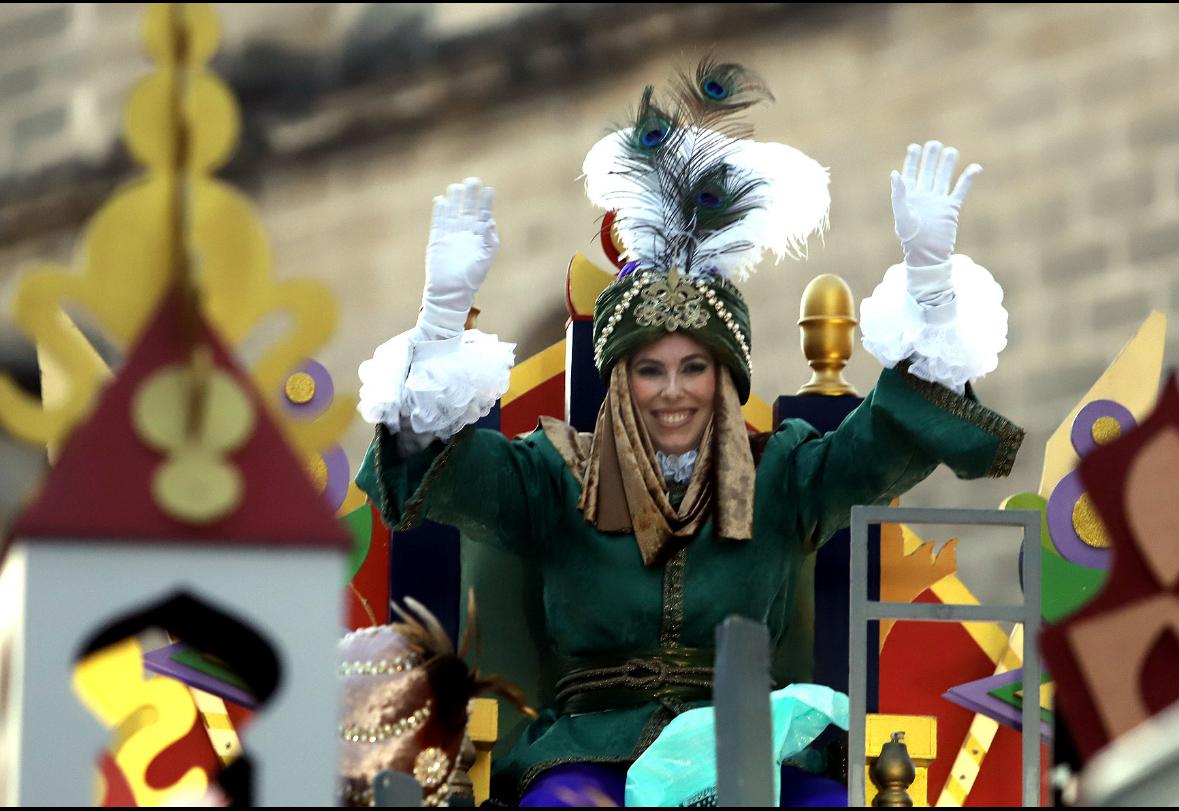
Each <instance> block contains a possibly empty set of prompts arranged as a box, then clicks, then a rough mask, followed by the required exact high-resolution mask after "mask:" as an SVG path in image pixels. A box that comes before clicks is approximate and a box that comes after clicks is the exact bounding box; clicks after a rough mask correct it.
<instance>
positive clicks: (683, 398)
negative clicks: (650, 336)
mask: <svg viewBox="0 0 1179 811" xmlns="http://www.w3.org/2000/svg"><path fill="white" fill-rule="evenodd" d="M628 378H629V382H630V394H631V398H632V399H633V400H634V403H635V405H636V406H637V407H638V409H639V414H640V415H641V416H642V418H643V425H645V426H646V428H647V434H648V436H650V437H651V444H653V445H654V446H655V450H657V451H663V452H664V453H666V454H670V455H676V454H681V453H687V452H688V451H690V450H694V449H695V448H696V447H697V446H699V444H700V438H701V437H702V436H704V430H705V429H706V428H707V427H708V423H709V421H710V420H711V419H712V412H713V409H714V407H715V401H716V361H715V360H714V359H713V357H712V353H711V352H709V351H708V349H707V348H706V347H705V346H704V345H703V344H701V343H699V342H698V341H696V340H694V339H692V338H690V337H688V336H687V335H684V334H683V333H680V332H673V333H670V334H668V335H666V336H665V337H663V338H660V339H659V340H658V341H655V342H653V343H650V344H647V346H644V347H643V348H642V349H639V350H637V351H636V352H634V354H632V355H631V356H630V364H629V371H628Z"/></svg>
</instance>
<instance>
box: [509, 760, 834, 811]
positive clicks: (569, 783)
mask: <svg viewBox="0 0 1179 811" xmlns="http://www.w3.org/2000/svg"><path fill="white" fill-rule="evenodd" d="M625 797H626V767H624V766H600V765H598V764H596V763H569V764H566V765H564V766H554V767H553V768H551V769H549V770H547V771H545V772H544V773H543V774H541V775H540V776H539V777H537V778H536V779H535V780H533V781H532V785H531V786H530V787H529V789H528V791H527V792H526V793H525V794H524V798H523V799H522V800H521V801H520V807H521V808H540V807H550V808H551V807H554V806H556V807H566V808H567V807H570V806H581V807H585V806H595V805H597V806H600V805H603V803H602V802H601V801H602V799H603V798H608V799H609V800H610V801H611V802H613V803H614V804H615V805H617V806H621V805H622V804H623V801H624V799H625ZM779 799H780V802H779V807H781V808H797V807H817V806H841V807H846V806H847V786H845V785H844V784H843V783H840V782H839V781H837V780H832V779H831V778H829V777H823V776H821V775H816V774H810V773H809V772H805V771H803V770H802V769H796V768H794V767H793V766H783V767H782V793H781V795H780V796H779Z"/></svg>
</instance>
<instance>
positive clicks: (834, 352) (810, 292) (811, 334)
mask: <svg viewBox="0 0 1179 811" xmlns="http://www.w3.org/2000/svg"><path fill="white" fill-rule="evenodd" d="M858 323H859V322H858V321H857V320H856V308H855V302H854V300H853V299H852V292H851V288H850V287H848V286H847V282H845V281H844V280H843V279H841V278H839V277H838V276H835V275H834V274H831V273H825V274H823V275H822V276H816V277H815V278H814V279H812V280H811V283H810V284H808V285H807V286H806V289H805V290H804V291H803V293H802V303H801V304H800V305H799V313H798V327H799V332H800V333H801V340H802V354H803V355H804V356H805V357H806V360H807V363H808V364H809V365H810V367H811V369H812V374H811V379H810V381H809V382H807V384H806V385H805V386H803V387H802V388H801V389H799V390H798V393H799V394H822V395H826V396H830V397H837V396H840V395H844V394H850V395H852V396H857V395H856V390H855V388H853V387H852V385H851V384H850V383H848V382H847V381H846V380H844V379H843V369H844V367H845V366H847V361H848V359H849V358H851V354H852V344H853V340H854V337H855V330H856V325H857V324H858Z"/></svg>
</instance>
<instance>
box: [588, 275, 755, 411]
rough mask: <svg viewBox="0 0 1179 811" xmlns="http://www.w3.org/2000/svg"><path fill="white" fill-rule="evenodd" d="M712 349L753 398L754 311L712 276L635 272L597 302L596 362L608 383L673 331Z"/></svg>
mask: <svg viewBox="0 0 1179 811" xmlns="http://www.w3.org/2000/svg"><path fill="white" fill-rule="evenodd" d="M677 331H678V332H683V333H685V334H686V335H689V336H691V337H692V338H694V339H696V340H697V341H699V342H700V343H702V344H704V345H705V346H707V347H708V348H709V349H710V350H712V352H713V354H714V355H715V356H716V358H717V360H718V361H720V362H721V363H723V364H724V365H725V366H728V367H729V369H730V371H731V372H732V373H733V383H735V384H736V386H737V392H738V394H740V395H741V402H742V403H745V402H746V401H747V400H748V399H749V378H750V375H751V374H752V371H753V368H752V362H751V360H750V356H749V350H750V334H749V307H748V306H747V305H746V304H745V299H743V298H742V297H741V293H740V292H739V291H738V290H737V288H736V286H734V285H733V284H732V283H731V282H727V281H725V280H724V279H722V278H721V277H720V276H718V275H716V274H713V273H703V274H699V275H696V276H693V277H691V278H689V277H687V276H684V275H683V274H681V273H679V272H678V271H675V270H673V271H672V272H671V273H666V274H665V273H661V272H657V271H652V270H636V271H634V272H632V273H628V274H627V275H625V276H622V277H620V278H619V279H617V280H615V281H614V282H613V283H611V284H610V286H609V287H607V288H606V289H605V290H603V291H602V293H601V295H599V296H598V300H597V301H596V302H595V304H594V364H595V365H596V366H597V367H598V374H599V375H601V377H602V381H603V382H605V381H607V380H608V379H609V377H610V370H611V369H613V368H614V364H615V363H617V362H618V360H619V358H622V357H624V356H626V355H628V354H630V353H631V352H633V351H635V350H636V349H638V348H640V347H643V346H646V345H647V344H649V343H651V342H653V341H656V340H658V339H659V338H662V337H663V336H664V335H667V334H668V333H671V332H677Z"/></svg>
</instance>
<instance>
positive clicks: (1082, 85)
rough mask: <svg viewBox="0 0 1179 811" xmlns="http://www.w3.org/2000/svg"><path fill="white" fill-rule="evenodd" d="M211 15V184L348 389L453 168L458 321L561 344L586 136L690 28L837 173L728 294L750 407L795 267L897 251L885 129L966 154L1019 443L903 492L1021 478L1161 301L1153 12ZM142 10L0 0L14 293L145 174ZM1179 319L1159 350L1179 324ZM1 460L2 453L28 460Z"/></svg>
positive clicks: (1161, 35) (775, 348) (925, 498)
mask: <svg viewBox="0 0 1179 811" xmlns="http://www.w3.org/2000/svg"><path fill="white" fill-rule="evenodd" d="M217 9H218V13H219V14H220V16H221V19H222V22H223V26H224V29H225V30H224V40H223V49H222V53H221V55H220V56H219V57H218V58H217V61H216V62H215V66H216V67H217V69H218V70H219V72H221V73H222V75H223V76H225V77H226V78H227V79H228V80H229V81H230V83H231V85H232V86H233V88H234V90H235V91H236V92H237V93H238V96H239V99H241V101H242V104H243V108H244V117H245V120H244V125H245V126H244V134H243V139H242V144H241V147H240V149H239V153H238V155H237V157H236V158H235V159H234V160H233V161H232V162H231V163H230V165H229V166H228V167H227V168H226V170H225V172H224V173H223V175H224V176H225V177H226V178H228V179H229V180H230V181H231V182H234V183H235V184H237V185H239V186H240V187H242V188H243V189H244V190H245V191H246V192H247V193H248V194H249V195H250V196H251V197H253V198H254V199H255V200H256V201H257V205H258V207H259V209H260V211H261V214H262V217H263V218H264V220H265V223H266V226H267V228H268V230H269V233H270V235H271V238H272V240H273V247H274V258H275V266H276V269H277V273H278V274H279V275H280V276H294V277H314V278H320V279H323V280H324V281H326V282H327V283H329V284H330V285H331V287H332V289H333V290H334V291H335V294H336V297H337V299H338V302H339V305H340V308H341V313H342V318H341V324H340V327H339V329H338V330H337V332H336V337H335V339H334V341H333V343H332V344H331V345H330V346H329V347H328V348H327V349H326V350H325V351H324V352H323V353H322V354H321V356H320V358H319V359H320V360H321V361H322V362H324V363H325V364H326V365H327V366H328V368H329V369H330V370H331V372H332V374H333V376H334V377H335V380H336V383H337V385H338V386H349V385H357V384H356V383H354V382H352V381H355V369H356V366H357V365H358V364H359V363H360V361H362V360H363V359H365V358H366V357H368V356H369V354H370V353H371V351H372V349H373V347H374V346H375V345H376V344H378V343H380V342H381V341H383V340H385V339H386V338H387V337H389V336H391V335H393V334H395V333H397V332H399V331H401V330H403V329H406V328H408V327H409V326H410V325H411V324H412V323H413V320H414V317H415V313H416V310H417V306H418V301H419V296H420V284H421V277H422V252H423V248H424V244H425V238H426V230H427V225H428V220H429V212H430V200H431V198H432V196H433V195H435V194H437V193H439V192H440V191H441V190H443V189H444V188H445V186H446V184H447V183H449V182H452V181H454V180H457V179H461V178H463V177H465V176H468V175H477V176H479V177H481V178H483V179H484V180H485V181H486V182H488V183H491V184H492V185H494V186H495V187H496V189H497V202H496V216H497V219H498V221H499V225H500V232H501V236H502V242H503V248H502V250H501V253H500V256H499V259H498V261H497V264H496V267H495V268H494V269H493V271H492V275H491V277H490V279H489V281H488V283H487V285H486V287H485V289H484V290H483V291H482V292H481V294H480V296H479V299H478V304H479V306H480V307H481V308H482V309H483V316H482V318H481V322H480V326H481V327H482V328H483V329H485V330H487V331H491V332H496V333H499V334H500V335H501V336H503V337H506V338H511V339H513V340H516V341H518V342H519V344H520V353H519V354H520V357H524V356H526V355H528V354H531V353H532V352H534V351H537V350H539V349H541V348H543V347H544V346H546V345H548V344H549V343H551V342H553V341H555V340H558V339H559V338H560V337H561V334H562V327H563V321H564V317H565V312H564V304H563V279H564V272H565V268H566V265H567V263H568V260H569V257H570V255H571V254H572V253H573V252H574V251H577V250H581V251H584V252H586V253H587V254H588V255H590V256H591V257H592V258H595V259H598V260H599V261H600V262H601V263H603V264H605V259H604V258H603V257H602V256H601V253H600V251H599V249H598V248H597V245H596V239H595V237H596V225H595V218H596V216H597V213H596V212H595V211H594V210H593V209H592V208H591V207H590V206H589V204H588V203H587V202H586V201H585V199H584V196H583V195H582V192H581V188H580V184H579V182H578V180H577V177H578V174H579V172H580V165H581V159H582V157H583V156H584V154H585V151H586V149H587V148H588V147H589V146H590V145H591V144H592V143H593V142H594V141H595V140H596V139H597V138H598V137H600V136H601V135H602V134H603V132H604V131H605V128H606V127H607V126H608V125H610V124H611V123H612V122H616V121H618V120H620V119H622V118H623V117H624V116H625V114H626V112H627V110H628V109H629V108H630V107H631V106H632V105H633V104H634V103H635V102H636V101H637V98H638V94H639V91H640V90H641V88H642V86H643V85H644V84H645V83H647V82H655V83H659V82H663V81H665V80H666V78H668V77H669V76H670V75H671V73H672V72H673V70H674V69H675V68H677V67H681V66H685V65H691V64H692V63H693V61H694V60H695V58H696V57H698V56H699V55H701V54H703V53H705V52H707V51H708V50H710V49H711V50H713V51H714V52H715V53H717V54H718V55H721V56H723V57H726V58H736V59H739V60H741V61H743V62H745V63H746V64H748V65H749V66H751V67H753V68H755V69H756V70H758V71H759V72H760V73H761V74H762V75H763V76H764V78H765V79H766V80H767V82H768V83H769V84H770V86H771V87H772V88H773V89H774V91H775V93H776V94H777V97H778V102H777V103H776V104H775V105H774V106H771V107H767V108H763V109H759V110H756V111H755V113H754V114H753V116H752V117H753V121H754V123H755V124H756V127H757V132H758V137H759V138H761V139H763V140H780V141H784V142H786V143H789V144H791V145H793V146H795V147H798V148H799V149H802V150H803V151H805V152H807V153H808V154H810V155H811V156H813V157H815V158H816V159H817V160H819V161H820V162H821V163H823V164H824V165H826V166H828V167H830V170H831V177H832V196H833V205H832V210H831V230H830V232H829V233H828V234H827V236H826V238H825V240H822V241H818V240H816V241H815V242H814V243H813V245H812V250H811V253H810V258H809V260H808V261H806V262H805V263H795V262H784V263H783V264H781V265H779V266H777V267H774V266H771V265H770V264H769V263H766V265H765V266H763V268H762V270H761V272H760V273H759V274H758V275H757V276H756V277H755V278H754V280H753V281H751V282H750V283H749V285H748V287H747V290H746V292H747V297H748V298H749V301H750V303H751V308H752V316H753V321H754V324H755V341H754V349H753V354H754V363H755V366H756V369H757V372H756V376H755V379H754V391H755V392H756V393H757V394H758V395H760V396H761V397H763V398H765V399H767V400H769V399H772V398H773V397H774V396H776V395H777V394H779V393H792V392H794V391H795V390H796V389H797V388H798V386H799V385H801V384H802V383H803V382H805V380H806V379H807V373H806V370H805V364H804V362H803V360H802V358H801V356H800V354H799V351H798V349H797V346H798V337H797V336H798V332H797V327H796V326H795V320H796V319H797V308H798V302H799V297H800V295H801V292H802V289H803V287H804V286H805V285H806V283H807V281H809V280H810V279H811V278H813V277H814V276H815V275H817V274H820V273H827V272H831V273H838V274H839V275H841V276H843V277H844V278H845V279H846V280H847V281H848V283H849V284H850V285H851V287H852V289H853V291H854V293H855V295H856V298H857V299H860V298H863V297H864V296H866V295H868V294H869V293H870V292H871V290H872V288H873V286H874V285H875V284H876V283H877V281H878V280H879V279H880V277H881V275H882V274H883V272H884V270H885V269H886V268H887V267H888V266H889V265H890V264H892V263H893V262H895V261H897V260H898V258H899V250H898V247H897V246H896V244H895V238H894V236H893V234H892V221H891V218H890V209H889V199H888V196H889V191H888V173H889V170H890V169H892V168H893V167H899V163H900V161H901V159H902V157H903V153H904V148H905V145H906V144H908V143H909V142H910V141H921V140H925V139H927V138H934V137H936V138H938V139H941V140H943V141H945V142H946V143H950V144H953V145H955V146H957V147H959V149H960V150H961V152H962V156H963V160H964V162H965V161H977V162H979V163H981V164H982V165H983V166H984V167H985V170H986V171H985V172H984V174H983V175H982V176H981V177H980V178H979V181H978V182H977V184H976V185H975V189H974V191H973V193H972V194H971V197H970V199H969V200H968V201H967V204H966V207H965V210H964V212H963V219H962V228H961V233H960V238H959V250H961V251H962V252H965V253H968V254H970V255H971V256H972V257H974V258H975V260H976V261H978V262H980V263H982V264H984V265H985V266H987V267H988V268H989V269H990V270H991V271H992V272H993V273H994V274H995V276H996V278H998V279H999V280H1000V282H1001V283H1002V284H1003V286H1004V288H1005V289H1006V291H1007V299H1006V303H1007V307H1008V310H1009V312H1010V316H1011V318H1010V332H1009V345H1008V348H1007V350H1006V351H1005V352H1004V353H1003V355H1002V356H1001V359H1000V366H999V369H998V371H997V372H996V373H995V374H993V375H991V376H990V377H988V378H987V379H985V380H984V381H982V382H981V383H980V384H979V385H978V387H977V389H978V392H979V395H980V397H981V398H982V400H983V401H984V402H986V403H987V404H989V405H992V406H993V407H995V408H996V409H998V410H1000V411H1001V412H1003V413H1004V414H1006V415H1008V416H1009V417H1010V418H1011V419H1013V420H1014V421H1015V422H1017V423H1019V424H1021V425H1023V426H1024V427H1025V428H1026V429H1027V430H1028V439H1027V442H1026V444H1025V446H1024V450H1023V452H1022V454H1021V456H1020V459H1019V462H1018V464H1017V466H1016V469H1015V472H1014V474H1013V476H1012V477H1011V478H1010V479H1007V480H1004V481H982V482H971V483H961V482H957V481H956V480H954V478H953V476H952V475H951V474H949V473H948V472H946V471H944V470H943V471H939V473H937V474H936V475H935V476H934V477H933V478H932V479H930V480H929V481H928V482H926V483H925V484H923V485H921V486H920V487H918V488H917V489H916V490H914V491H913V492H912V493H911V494H910V495H909V496H908V497H907V499H906V503H909V504H913V505H945V506H948V505H957V506H976V507H988V506H994V505H996V504H997V503H998V501H999V500H1001V499H1002V498H1003V497H1004V496H1006V495H1009V494H1011V493H1014V492H1018V491H1020V490H1034V489H1035V488H1036V487H1037V485H1038V481H1039V472H1040V464H1041V461H1042V453H1043V445H1044V442H1045V440H1046V439H1047V436H1048V435H1049V433H1050V432H1051V431H1052V430H1053V429H1054V428H1055V427H1056V425H1057V424H1058V423H1059V422H1060V420H1061V419H1062V418H1063V417H1064V415H1065V414H1066V413H1067V412H1068V410H1069V409H1070V408H1071V407H1072V406H1073V405H1074V404H1075V403H1076V401H1077V399H1078V398H1079V397H1080V396H1081V395H1082V394H1083V393H1084V391H1085V390H1086V389H1087V388H1088V386H1089V385H1090V384H1091V383H1092V382H1093V381H1094V380H1095V379H1096V377H1097V376H1098V374H1099V373H1100V372H1101V370H1102V369H1103V368H1104V367H1105V366H1106V364H1107V363H1109V362H1110V361H1111V360H1112V358H1113V357H1114V356H1115V354H1116V353H1117V351H1118V350H1119V349H1120V347H1121V346H1122V344H1123V343H1124V342H1125V341H1127V340H1128V339H1129V338H1130V337H1131V336H1132V335H1133V333H1134V331H1135V329H1136V328H1137V325H1138V324H1139V323H1140V322H1141V321H1142V320H1143V319H1145V317H1146V316H1147V314H1148V313H1149V311H1150V310H1151V309H1152V308H1156V309H1160V310H1163V311H1164V312H1166V313H1168V314H1169V315H1171V316H1173V315H1174V314H1175V313H1176V312H1177V311H1179V84H1177V83H1176V81H1175V77H1176V75H1179V71H1177V68H1179V7H1176V6H1175V5H1173V4H1161V5H1146V4H1138V5H1135V4H1128V5H1112V4H1107V5H1072V6H1050V5H1034V4H1012V5H983V4H980V5H972V4H957V5H908V4H877V5H858V4H850V5H842V6H833V7H832V6H817V5H814V6H812V5H809V4H735V5H725V6H720V5H712V4H678V5H674V6H671V5H668V6H662V5H655V4H647V5H642V4H639V5H628V6H622V5H615V4H597V5H590V4H571V5H558V4H531V5H530V4H517V3H500V4H490V5H478V6H476V5H470V4H453V5H442V4H396V5H391V4H369V3H349V4H323V3H312V4H303V5H289V6H274V5H271V6H263V5H218V6H217ZM141 13H142V8H141V7H140V6H138V5H130V4H93V5H87V4H14V5H7V6H3V7H0V297H3V298H4V299H5V301H6V300H7V298H8V297H9V296H10V294H11V291H12V288H13V281H14V279H15V278H16V275H17V274H18V273H19V272H20V271H21V270H22V268H24V267H25V266H27V263H29V262H31V261H34V260H38V259H47V260H66V259H68V257H69V256H70V253H71V250H72V246H73V245H74V244H75V242H76V239H77V236H78V233H79V231H80V229H81V226H82V224H83V223H84V221H85V218H86V217H87V216H88V215H89V214H90V213H92V212H93V211H94V210H95V209H96V208H97V207H98V205H100V204H101V202H102V200H103V199H104V198H105V196H106V195H107V194H109V192H110V190H111V189H112V188H113V187H114V186H115V184H116V183H118V182H120V181H121V180H124V179H127V178H129V177H131V176H133V174H134V172H135V167H134V166H133V165H132V164H131V162H130V160H129V159H128V158H127V157H126V154H125V153H124V152H123V151H122V148H121V146H120V145H119V143H118V141H117V137H116V135H117V122H118V116H119V108H120V104H121V101H122V99H123V98H124V97H125V96H126V94H127V92H128V90H129V88H130V87H131V85H132V83H133V82H134V81H135V80H136V79H137V78H138V77H140V76H143V75H145V74H146V73H147V72H148V71H149V70H150V64H149V63H148V62H147V61H146V59H145V58H144V57H142V56H141V54H140V52H139V49H138V44H137V43H138V39H137V36H138V35H137V25H138V21H139V18H140V15H141ZM0 323H2V325H3V326H2V327H0V359H3V361H4V362H5V364H6V365H7V366H9V368H24V369H25V371H26V376H28V375H27V370H28V364H29V362H30V360H29V359H30V357H31V356H30V351H31V350H30V349H29V348H28V346H27V342H26V341H24V340H23V338H22V336H20V335H19V333H17V332H16V331H15V329H14V328H13V327H12V322H11V320H10V317H8V316H5V318H4V319H2V321H0ZM1171 333H1172V337H1171V339H1170V341H1169V345H1168V349H1167V362H1168V364H1170V365H1174V364H1176V363H1179V327H1176V326H1173V327H1172V330H1171ZM876 373H877V367H876V363H875V361H873V359H872V358H871V357H869V356H867V355H866V354H865V353H863V352H862V351H861V352H859V353H858V354H857V355H856V356H855V357H854V358H853V360H852V362H851V365H850V367H849V370H848V378H849V379H850V380H851V381H852V382H853V383H854V384H855V385H856V386H857V387H859V389H860V391H861V393H863V392H865V391H867V390H868V389H869V388H870V387H871V385H872V382H873V380H874V378H875V376H876ZM31 379H35V375H33V376H32V377H31ZM368 435H369V431H368V429H367V427H366V426H364V425H363V424H361V423H360V422H359V420H358V421H357V424H356V425H355V426H354V428H353V429H352V431H351V432H350V434H349V436H348V441H347V443H346V449H347V450H348V452H349V456H350V458H351V459H352V460H353V462H354V463H355V462H356V461H358V460H359V458H360V454H361V452H362V450H363V447H364V445H365V443H366V441H367V438H368ZM0 452H3V453H5V460H6V461H5V466H7V467H9V469H10V470H11V469H12V466H13V465H15V464H17V462H16V461H15V460H17V459H18V458H20V459H28V458H29V454H27V453H23V454H22V453H19V452H18V451H16V450H14V449H10V448H7V447H0ZM14 478H18V479H20V481H21V482H22V483H23V484H13V485H12V486H11V487H10V488H9V487H8V486H7V483H6V489H8V494H7V495H6V498H7V502H6V503H8V504H11V503H13V502H14V501H16V500H18V499H19V496H20V493H21V492H25V491H27V489H28V486H29V485H28V484H27V482H30V481H32V477H14ZM22 488H23V489H22ZM931 534H932V533H931ZM1011 548H1012V550H1014V547H1013V546H1012V547H1011ZM1010 561H1011V556H1004V560H1003V561H998V560H997V559H996V558H995V557H994V556H991V555H987V554H985V552H984V554H983V555H982V556H981V557H979V559H978V561H977V562H975V561H974V556H971V561H969V562H966V563H964V564H963V565H964V567H966V566H975V565H977V566H979V567H982V568H987V567H990V569H991V570H992V571H993V573H994V577H993V579H994V580H995V581H1005V582H1006V581H1010V579H1011V571H1012V569H1011V567H1012V565H1013V564H1012V563H1011V562H1010ZM982 579H984V580H985V579H987V578H985V577H983V578H982ZM972 582H973V581H972Z"/></svg>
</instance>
